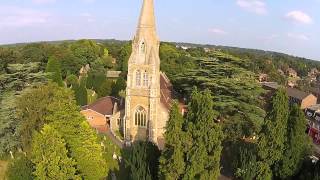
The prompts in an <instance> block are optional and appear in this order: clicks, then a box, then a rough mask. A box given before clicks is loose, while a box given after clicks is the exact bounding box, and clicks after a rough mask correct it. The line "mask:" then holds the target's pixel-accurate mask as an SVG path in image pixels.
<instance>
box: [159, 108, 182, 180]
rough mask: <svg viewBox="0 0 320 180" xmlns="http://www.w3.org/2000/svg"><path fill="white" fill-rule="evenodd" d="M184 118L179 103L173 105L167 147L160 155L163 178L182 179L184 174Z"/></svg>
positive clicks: (167, 127)
mask: <svg viewBox="0 0 320 180" xmlns="http://www.w3.org/2000/svg"><path fill="white" fill-rule="evenodd" d="M183 123H184V119H183V117H182V114H181V112H180V111H179V106H178V103H177V102H175V103H173V105H172V108H171V111H170V118H169V120H168V122H167V126H166V132H165V134H164V137H165V142H166V144H165V148H164V150H163V152H162V155H161V157H160V172H159V175H160V177H161V178H163V179H172V180H175V179H181V177H182V175H183V174H184V168H185V162H184V143H185V141H184V139H185V132H183Z"/></svg>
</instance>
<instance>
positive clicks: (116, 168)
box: [99, 135, 128, 180]
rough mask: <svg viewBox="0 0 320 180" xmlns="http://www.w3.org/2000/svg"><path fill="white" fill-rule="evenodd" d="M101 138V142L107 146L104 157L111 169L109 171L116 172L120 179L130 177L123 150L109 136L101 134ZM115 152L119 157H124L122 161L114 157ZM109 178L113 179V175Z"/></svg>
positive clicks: (123, 179) (124, 179)
mask: <svg viewBox="0 0 320 180" xmlns="http://www.w3.org/2000/svg"><path fill="white" fill-rule="evenodd" d="M99 140H100V142H101V141H102V142H103V144H104V146H105V149H104V152H103V157H104V159H105V160H106V163H107V167H108V168H109V170H110V171H109V172H113V173H115V175H116V177H117V179H119V180H126V179H128V170H127V169H126V168H125V165H124V159H123V155H122V153H123V151H122V150H121V149H120V148H119V147H118V146H117V145H115V144H114V143H113V142H112V141H111V140H110V138H109V137H108V136H103V135H100V136H99ZM114 153H115V154H116V155H117V156H118V157H119V156H121V157H122V161H121V163H120V162H119V161H118V160H117V159H116V160H115V159H113V154H114ZM109 174H110V173H109ZM107 179H111V176H110V175H109V177H108V178H107Z"/></svg>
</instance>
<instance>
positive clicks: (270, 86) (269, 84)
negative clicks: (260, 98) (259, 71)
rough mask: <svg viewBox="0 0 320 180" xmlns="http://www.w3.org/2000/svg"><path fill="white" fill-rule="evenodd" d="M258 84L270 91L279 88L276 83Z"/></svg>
mask: <svg viewBox="0 0 320 180" xmlns="http://www.w3.org/2000/svg"><path fill="white" fill-rule="evenodd" d="M260 84H261V85H262V86H264V87H267V88H270V89H278V88H279V87H280V86H279V84H278V83H277V82H261V83H260Z"/></svg>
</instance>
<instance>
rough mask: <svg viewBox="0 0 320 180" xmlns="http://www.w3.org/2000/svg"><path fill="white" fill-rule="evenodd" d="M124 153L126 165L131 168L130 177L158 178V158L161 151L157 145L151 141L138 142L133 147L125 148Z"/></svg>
mask: <svg viewBox="0 0 320 180" xmlns="http://www.w3.org/2000/svg"><path fill="white" fill-rule="evenodd" d="M123 154H124V159H125V165H126V167H127V168H128V169H129V178H130V179H132V180H137V179H139V180H140V179H141V180H156V179H158V158H159V156H160V152H159V150H158V148H157V146H156V145H154V144H152V143H150V142H136V143H134V144H133V145H132V147H130V148H128V149H125V150H124V152H123Z"/></svg>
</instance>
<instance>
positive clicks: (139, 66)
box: [123, 0, 161, 143]
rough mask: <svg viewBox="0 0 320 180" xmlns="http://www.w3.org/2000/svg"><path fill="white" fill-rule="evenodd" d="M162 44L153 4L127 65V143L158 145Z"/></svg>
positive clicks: (147, 1) (149, 1)
mask: <svg viewBox="0 0 320 180" xmlns="http://www.w3.org/2000/svg"><path fill="white" fill-rule="evenodd" d="M159 46H160V42H159V39H158V36H157V33H156V23H155V15H154V2H153V0H143V6H142V10H141V14H140V19H139V23H138V27H137V32H136V34H135V37H134V39H133V42H132V54H131V56H130V59H129V62H128V76H127V89H126V104H125V118H124V124H123V125H124V126H123V132H124V135H125V139H126V141H131V142H132V141H137V140H149V141H152V142H154V143H157V138H158V132H157V131H158V127H157V126H158V124H159V123H158V121H159V120H160V119H161V117H160V116H161V115H159V114H161V112H159V111H161V108H160V58H159Z"/></svg>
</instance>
